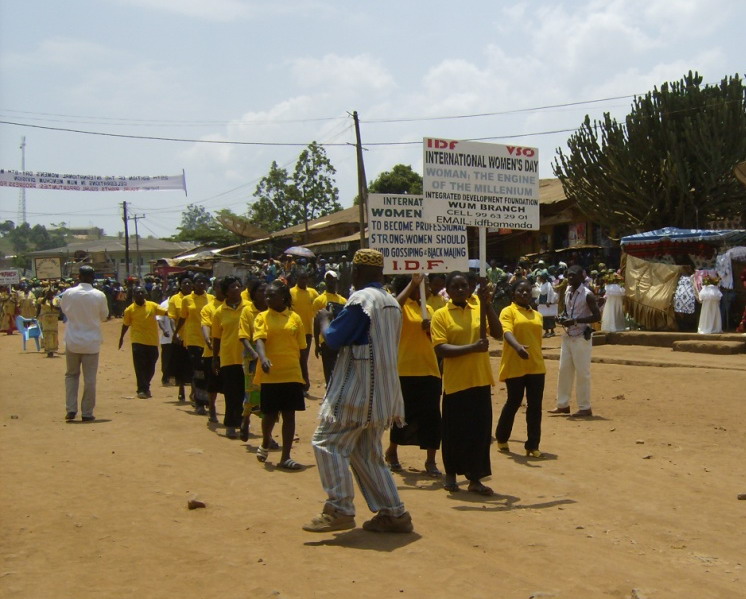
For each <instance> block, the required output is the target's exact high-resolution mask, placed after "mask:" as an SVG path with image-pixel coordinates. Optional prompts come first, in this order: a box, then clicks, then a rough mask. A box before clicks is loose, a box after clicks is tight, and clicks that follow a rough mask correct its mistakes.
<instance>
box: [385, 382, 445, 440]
mask: <svg viewBox="0 0 746 599" xmlns="http://www.w3.org/2000/svg"><path fill="white" fill-rule="evenodd" d="M399 382H400V383H401V392H402V396H403V397H404V420H405V421H406V423H407V426H405V427H403V428H399V427H397V426H392V427H391V442H392V443H396V444H397V445H419V446H420V449H438V448H439V447H440V430H441V422H440V379H439V378H438V377H436V376H400V377H399Z"/></svg>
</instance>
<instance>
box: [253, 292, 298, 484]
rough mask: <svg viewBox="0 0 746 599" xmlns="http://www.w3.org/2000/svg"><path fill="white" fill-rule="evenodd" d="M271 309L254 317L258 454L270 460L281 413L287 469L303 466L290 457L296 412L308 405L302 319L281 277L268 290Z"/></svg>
mask: <svg viewBox="0 0 746 599" xmlns="http://www.w3.org/2000/svg"><path fill="white" fill-rule="evenodd" d="M266 298H267V306H268V307H269V309H268V310H265V311H264V312H261V313H260V314H258V315H257V317H256V319H255V320H254V342H255V343H256V351H257V353H258V354H259V364H261V368H257V370H256V376H255V377H254V382H255V383H257V384H259V385H261V391H260V404H261V409H262V414H264V416H263V418H262V436H263V437H264V438H263V440H262V445H261V447H260V448H259V449H258V450H257V453H256V457H257V459H258V460H259V461H260V462H265V461H266V460H267V455H268V452H269V449H270V443H271V441H272V428H273V427H274V425H275V422H277V418H278V416H279V415H280V414H282V454H281V455H280V462H279V463H278V466H279V467H280V468H284V469H285V470H300V469H302V468H303V466H301V465H300V464H299V463H298V462H296V461H295V460H293V459H292V458H291V457H290V449H291V447H292V445H293V438H294V437H295V413H296V412H302V411H303V410H305V409H306V405H305V400H304V399H303V390H304V385H305V380H304V378H303V373H302V372H301V362H300V353H301V351H302V350H303V349H305V348H306V331H305V328H304V327H303V321H302V320H301V317H300V316H298V314H297V313H296V312H294V311H293V310H292V309H291V308H292V305H293V300H292V299H291V296H290V290H289V289H288V287H287V285H285V283H283V282H282V281H278V280H275V281H272V282H271V283H270V284H269V285H267V291H266Z"/></svg>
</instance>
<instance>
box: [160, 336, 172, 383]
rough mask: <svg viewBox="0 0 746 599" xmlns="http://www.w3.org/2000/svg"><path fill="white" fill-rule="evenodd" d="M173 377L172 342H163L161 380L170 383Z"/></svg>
mask: <svg viewBox="0 0 746 599" xmlns="http://www.w3.org/2000/svg"><path fill="white" fill-rule="evenodd" d="M170 378H171V344H170V343H162V344H161V382H162V383H164V384H165V383H168V382H169V379H170Z"/></svg>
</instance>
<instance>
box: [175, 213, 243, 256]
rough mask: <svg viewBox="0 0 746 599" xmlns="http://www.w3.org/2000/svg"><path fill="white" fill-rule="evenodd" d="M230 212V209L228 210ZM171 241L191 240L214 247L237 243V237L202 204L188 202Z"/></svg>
mask: <svg viewBox="0 0 746 599" xmlns="http://www.w3.org/2000/svg"><path fill="white" fill-rule="evenodd" d="M229 212H230V211H229ZM177 230H178V231H179V232H178V233H177V234H176V235H174V236H173V237H171V239H172V240H173V241H191V242H193V243H198V244H200V245H213V246H216V247H220V246H226V245H231V244H233V243H237V241H238V237H237V236H236V235H234V234H233V233H231V232H230V231H228V230H227V229H226V228H225V227H223V226H222V225H221V224H220V223H219V222H218V221H217V219H216V218H215V217H214V216H213V215H212V214H210V212H209V211H208V210H207V208H205V207H204V206H198V205H197V204H189V205H188V206H187V207H186V210H185V211H184V214H182V215H181V225H180V226H178V227H177Z"/></svg>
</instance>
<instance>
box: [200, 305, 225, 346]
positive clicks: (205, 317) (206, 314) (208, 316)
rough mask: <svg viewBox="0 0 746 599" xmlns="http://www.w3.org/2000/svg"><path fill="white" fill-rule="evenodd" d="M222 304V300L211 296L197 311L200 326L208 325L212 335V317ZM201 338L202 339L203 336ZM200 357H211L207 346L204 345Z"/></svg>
mask: <svg viewBox="0 0 746 599" xmlns="http://www.w3.org/2000/svg"><path fill="white" fill-rule="evenodd" d="M222 305H223V302H221V301H220V300H216V299H215V298H213V299H212V301H210V302H208V303H207V305H206V306H205V307H204V308H202V310H201V311H200V313H199V317H200V326H201V327H209V328H210V335H211V336H212V319H213V317H214V316H215V310H217V309H218V308H219V307H220V306H222ZM202 338H203V339H204V336H203V337H202ZM202 357H203V358H212V349H210V348H209V347H207V345H205V349H204V351H203V352H202Z"/></svg>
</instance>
